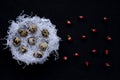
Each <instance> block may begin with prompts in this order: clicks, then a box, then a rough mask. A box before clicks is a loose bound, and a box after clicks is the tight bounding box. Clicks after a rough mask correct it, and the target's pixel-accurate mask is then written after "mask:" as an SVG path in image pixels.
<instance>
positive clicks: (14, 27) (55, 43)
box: [7, 15, 60, 65]
mask: <svg viewBox="0 0 120 80" xmlns="http://www.w3.org/2000/svg"><path fill="white" fill-rule="evenodd" d="M31 23H34V24H36V25H37V31H36V33H33V34H31V33H30V32H29V30H28V28H29V25H30V24H31ZM23 27H24V28H26V29H27V32H28V35H27V36H26V37H21V36H20V34H19V33H18V30H19V29H20V28H23ZM43 29H47V30H48V32H49V36H48V38H45V37H43V36H42V34H41V31H42V30H43ZM15 37H20V38H21V44H20V46H21V45H24V46H26V47H27V51H26V52H25V53H24V54H21V53H20V51H19V48H20V46H18V47H16V46H14V45H13V39H14V38H15ZM29 37H35V38H36V39H37V40H36V41H37V42H36V44H35V45H33V46H32V45H30V44H29V43H28V38H29ZM44 41H46V42H47V43H48V47H47V49H46V50H45V51H44V52H43V57H42V58H35V57H34V56H33V53H35V52H37V51H40V47H39V44H40V43H42V42H44ZM59 41H60V38H59V37H58V36H57V30H56V28H55V25H53V24H52V23H51V21H50V20H49V19H45V18H40V17H38V16H33V17H32V16H26V15H20V16H18V18H17V19H16V21H11V25H10V26H9V30H8V35H7V46H9V47H10V51H11V53H12V55H13V59H15V60H17V61H21V62H24V63H26V64H27V65H29V64H33V63H35V64H37V63H40V64H43V63H44V62H45V61H46V60H48V59H47V57H49V56H50V54H51V52H52V51H55V54H56V55H57V56H56V58H57V57H58V53H57V50H58V49H59Z"/></svg>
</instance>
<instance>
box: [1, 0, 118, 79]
mask: <svg viewBox="0 0 120 80" xmlns="http://www.w3.org/2000/svg"><path fill="white" fill-rule="evenodd" d="M119 5H120V3H119V0H118V1H116V0H103V1H102V0H48V1H47V0H42V1H41V0H33V1H32V0H8V1H7V0H3V1H1V2H0V38H3V37H5V36H6V35H7V29H8V26H9V23H8V21H9V20H15V19H16V17H17V16H18V15H20V13H21V12H22V11H23V10H24V13H25V14H28V15H31V14H32V13H33V15H35V14H37V15H38V16H40V17H45V18H49V19H50V20H51V22H52V23H53V24H55V25H56V26H57V27H56V28H57V29H58V35H59V36H60V37H61V38H62V40H63V41H61V42H60V49H59V54H60V59H59V60H57V61H55V62H54V61H50V62H48V63H46V64H44V65H39V64H38V65H31V66H27V67H26V68H25V69H22V67H23V65H22V66H19V65H18V63H17V61H15V60H13V59H12V55H11V53H10V51H9V50H8V49H7V50H3V47H5V46H2V44H3V43H5V42H6V41H0V80H35V79H37V80H119V79H120V78H119V67H120V64H119V63H120V59H119V57H120V50H119V49H120V45H119V40H120V38H119V37H120V36H119V33H120V32H119V30H120V28H119V27H120V22H119V21H120V6H119ZM79 15H84V16H85V22H81V21H79V20H78V16H79ZM104 16H107V17H108V18H109V22H108V23H107V24H104V23H103V22H102V19H103V17H104ZM67 19H69V20H71V21H72V26H66V24H65V20H67ZM93 25H95V26H96V28H97V29H98V34H96V35H94V34H91V33H90V28H91V27H92V26H93ZM67 34H70V35H71V36H72V38H73V42H72V43H68V42H67V41H66V35H67ZM82 34H86V35H87V37H88V39H87V40H86V41H82V40H81V39H80V36H81V35H82ZM107 35H110V36H112V37H113V41H112V42H111V43H108V42H106V41H105V40H104V38H105V37H106V36H107ZM92 48H96V49H97V50H98V54H97V55H94V56H93V55H90V54H89V52H90V50H91V49H92ZM105 48H108V49H110V55H109V56H105V55H104V49H105ZM75 52H78V53H80V55H81V57H80V58H78V59H77V58H74V57H73V53H75ZM64 55H66V56H68V61H66V62H64V61H63V60H62V57H63V56H64ZM86 60H88V61H89V62H90V66H89V67H88V68H87V67H85V66H84V61H86ZM105 62H109V63H110V64H111V67H110V68H105V67H104V63H105Z"/></svg>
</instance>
